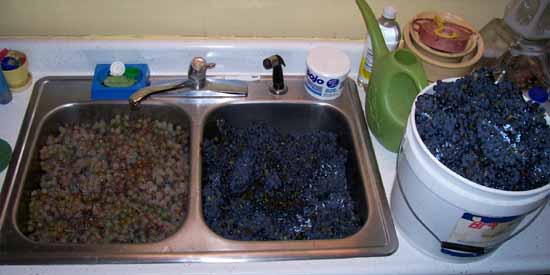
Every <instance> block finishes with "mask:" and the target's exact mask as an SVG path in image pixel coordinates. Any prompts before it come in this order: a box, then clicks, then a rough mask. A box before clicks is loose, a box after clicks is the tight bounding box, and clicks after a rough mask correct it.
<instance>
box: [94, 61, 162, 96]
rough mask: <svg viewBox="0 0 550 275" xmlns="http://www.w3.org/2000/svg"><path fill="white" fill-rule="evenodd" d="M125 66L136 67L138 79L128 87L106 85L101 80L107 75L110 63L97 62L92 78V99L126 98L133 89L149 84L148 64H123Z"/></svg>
mask: <svg viewBox="0 0 550 275" xmlns="http://www.w3.org/2000/svg"><path fill="white" fill-rule="evenodd" d="M125 65H126V68H136V69H138V70H139V72H140V75H139V78H138V81H137V82H136V83H134V85H132V86H130V87H107V86H105V85H103V81H104V80H105V79H106V78H107V76H109V68H110V66H111V65H110V64H97V65H96V66H95V71H94V78H93V80H92V100H119V99H128V97H130V96H131V95H132V94H133V93H134V92H135V91H137V90H139V89H141V88H144V87H146V86H149V85H150V84H151V82H150V81H149V66H147V64H125Z"/></svg>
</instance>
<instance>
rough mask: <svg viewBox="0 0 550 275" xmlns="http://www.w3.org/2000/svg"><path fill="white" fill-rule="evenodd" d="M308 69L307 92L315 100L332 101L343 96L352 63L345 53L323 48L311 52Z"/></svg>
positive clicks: (307, 62) (308, 56)
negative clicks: (345, 81)
mask: <svg viewBox="0 0 550 275" xmlns="http://www.w3.org/2000/svg"><path fill="white" fill-rule="evenodd" d="M306 67H307V71H306V81H305V85H304V86H305V88H306V91H307V92H308V93H309V94H310V95H311V96H313V97H315V98H318V99H322V100H331V99H335V98H337V97H339V96H340V95H341V94H342V90H343V88H344V80H345V79H346V77H347V76H348V73H349V71H350V68H351V61H350V59H349V57H348V55H347V54H345V53H344V52H342V51H340V50H338V49H336V48H332V47H324V46H322V47H316V48H313V49H311V50H310V51H309V53H308V55H307V59H306Z"/></svg>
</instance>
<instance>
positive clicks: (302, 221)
mask: <svg viewBox="0 0 550 275" xmlns="http://www.w3.org/2000/svg"><path fill="white" fill-rule="evenodd" d="M218 130H219V135H217V136H216V137H213V138H207V139H206V140H205V141H204V144H203V181H202V190H203V192H202V194H203V195H202V200H203V213H204V217H205V220H206V223H207V224H208V226H209V227H210V228H211V229H212V230H213V231H214V232H216V233H217V234H219V235H221V236H223V237H224V238H227V239H232V240H311V239H337V238H344V237H346V236H349V235H352V234H354V233H355V232H357V231H358V230H359V229H360V227H361V226H362V224H363V223H362V221H361V219H360V218H359V216H358V214H357V211H356V208H357V207H356V203H355V202H354V201H353V200H352V198H351V194H350V189H349V185H348V178H347V173H346V165H347V162H348V154H349V152H348V151H347V150H346V149H344V148H343V147H342V146H340V145H339V144H338V142H337V135H335V134H334V133H331V132H325V131H304V132H302V133H291V134H283V133H281V132H279V131H278V130H276V129H275V128H272V127H269V126H267V125H266V124H265V123H261V122H258V123H255V124H254V125H253V126H251V127H248V128H243V129H237V128H233V127H231V126H229V125H227V123H225V121H223V120H220V121H218Z"/></svg>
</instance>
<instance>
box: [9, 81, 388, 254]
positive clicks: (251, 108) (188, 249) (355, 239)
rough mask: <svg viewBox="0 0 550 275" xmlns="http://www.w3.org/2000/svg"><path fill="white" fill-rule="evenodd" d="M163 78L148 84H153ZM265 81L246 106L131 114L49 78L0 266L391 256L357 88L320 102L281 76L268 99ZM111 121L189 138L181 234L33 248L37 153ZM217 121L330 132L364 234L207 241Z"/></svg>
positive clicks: (20, 149)
mask: <svg viewBox="0 0 550 275" xmlns="http://www.w3.org/2000/svg"><path fill="white" fill-rule="evenodd" d="M157 80H164V78H158V79H153V82H154V81H157ZM270 82H271V80H270V79H268V78H265V79H263V78H262V79H260V80H257V81H252V82H250V83H249V89H248V90H249V95H248V97H246V98H208V99H207V98H178V97H177V96H174V94H173V93H172V94H170V95H162V94H160V95H156V96H152V98H151V99H148V100H146V101H145V102H143V103H142V104H141V106H140V107H139V109H138V110H130V108H129V106H128V103H127V101H125V100H124V101H95V102H92V101H90V100H89V98H90V87H91V79H90V78H89V77H47V78H44V79H41V80H40V81H38V82H37V84H36V85H35V88H34V90H33V94H32V96H31V100H30V103H29V107H28V109H27V112H26V115H25V119H24V121H23V126H22V128H21V129H22V130H21V133H20V135H19V138H18V141H17V145H16V147H15V150H14V155H13V158H12V162H11V164H10V168H9V170H8V173H7V177H6V180H5V182H4V186H3V189H2V193H1V207H2V212H1V216H0V226H1V227H0V263H4V264H23V263H24V264H39V263H127V262H139V263H143V262H212V261H214V262H215V261H260V260H291V259H315V258H343V257H366V256H384V255H389V254H391V253H393V252H394V251H395V250H396V249H397V238H396V234H395V229H394V226H393V222H392V219H391V215H390V212H389V207H388V204H387V200H386V198H385V195H384V190H383V187H382V183H381V180H380V176H379V173H378V168H377V165H376V161H375V158H374V153H373V149H372V145H371V141H370V138H369V135H368V131H367V127H366V124H365V120H364V118H363V112H362V110H361V105H360V101H359V97H358V95H357V90H356V87H355V84H354V83H353V81H352V80H350V79H348V80H346V82H345V90H344V93H343V95H342V96H341V97H340V98H338V99H336V100H331V101H319V100H317V99H315V98H313V97H310V96H309V95H307V93H306V91H305V90H304V87H303V77H299V76H296V77H287V82H288V87H289V92H288V93H287V94H285V95H282V96H275V95H272V94H270V93H269V89H268V87H269V84H270ZM116 114H129V115H130V116H145V117H150V118H153V119H162V120H167V121H170V122H172V123H174V124H176V125H181V126H183V127H185V128H187V129H189V131H190V148H189V151H190V161H191V163H190V167H191V168H190V170H191V171H190V186H189V201H188V202H187V206H188V212H187V215H186V217H183V218H184V222H183V224H182V225H181V227H180V229H179V230H178V231H177V232H176V233H175V234H173V235H172V236H170V237H168V238H167V239H164V240H162V241H159V242H155V243H143V244H91V245H90V244H61V243H40V242H35V241H32V240H31V239H29V238H27V237H26V236H25V234H24V232H23V231H22V230H21V228H22V224H24V221H25V219H26V218H27V217H26V215H27V208H28V197H29V192H30V191H31V190H33V189H36V188H37V184H38V178H39V177H40V174H41V171H40V166H39V165H38V155H37V154H38V151H37V150H38V148H40V146H41V144H43V143H44V140H45V138H46V136H47V135H48V134H51V133H53V132H54V131H55V129H56V128H57V127H58V126H59V125H60V124H64V123H71V122H82V121H94V120H97V119H108V118H110V117H113V116H114V115H116ZM219 118H223V119H225V120H227V121H228V122H230V123H231V124H233V125H234V126H235V127H246V126H247V125H250V123H251V122H252V121H255V120H263V121H266V122H267V123H269V124H270V125H271V126H273V127H275V128H277V129H278V130H280V131H283V132H292V131H295V130H302V129H315V130H325V131H332V132H336V133H338V134H339V136H340V137H341V142H340V143H341V145H342V146H344V147H346V149H348V151H349V152H350V161H349V164H348V166H349V167H348V168H347V170H348V173H349V177H348V178H349V179H348V181H349V184H350V188H351V190H352V193H353V199H354V200H355V201H356V203H357V205H358V206H359V211H358V212H359V215H360V217H361V220H362V222H364V224H363V226H362V227H361V228H360V230H359V231H357V232H356V233H355V234H353V235H351V236H348V237H345V238H343V239H326V240H325V239H323V240H298V241H235V240H228V239H225V238H223V237H221V236H220V235H218V234H216V233H214V232H213V231H212V230H211V229H210V228H209V227H208V225H207V224H206V223H205V221H204V218H203V213H202V211H203V208H202V201H201V200H202V199H201V177H202V167H201V165H202V163H201V142H202V141H203V139H204V138H205V137H209V136H211V135H213V134H214V132H215V130H214V128H213V125H214V124H215V121H216V120H217V119H219Z"/></svg>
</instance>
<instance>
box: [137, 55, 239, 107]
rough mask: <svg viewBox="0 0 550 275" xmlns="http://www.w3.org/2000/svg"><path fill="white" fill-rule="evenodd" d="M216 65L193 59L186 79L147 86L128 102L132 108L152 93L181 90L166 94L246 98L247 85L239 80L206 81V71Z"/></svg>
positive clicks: (198, 58)
mask: <svg viewBox="0 0 550 275" xmlns="http://www.w3.org/2000/svg"><path fill="white" fill-rule="evenodd" d="M215 65H216V63H208V62H206V60H205V59H204V58H202V57H195V58H193V60H192V61H191V64H189V71H188V73H187V79H186V80H182V81H179V82H175V83H171V84H164V85H159V86H149V87H145V88H142V89H140V90H138V91H136V92H135V93H133V94H132V95H131V96H130V97H129V98H128V101H129V102H130V105H131V106H132V107H136V106H137V105H139V103H140V102H141V101H142V100H144V99H145V98H146V97H148V96H149V95H151V94H154V93H160V92H166V91H171V90H181V89H185V91H177V93H174V94H170V93H166V96H170V97H210V98H212V97H244V96H248V84H247V83H246V82H244V81H240V80H225V79H207V78H206V70H208V69H211V68H214V66H215Z"/></svg>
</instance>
